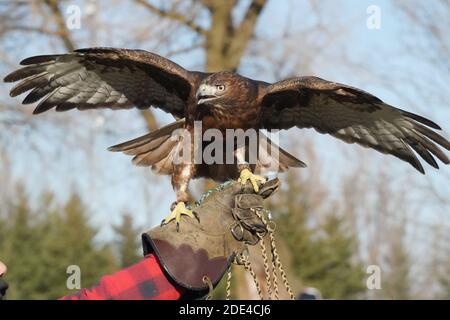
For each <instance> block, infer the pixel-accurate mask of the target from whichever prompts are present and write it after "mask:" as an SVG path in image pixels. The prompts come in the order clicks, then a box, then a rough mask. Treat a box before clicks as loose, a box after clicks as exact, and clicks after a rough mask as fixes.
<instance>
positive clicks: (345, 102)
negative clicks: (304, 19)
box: [4, 48, 450, 223]
mask: <svg viewBox="0 0 450 320" xmlns="http://www.w3.org/2000/svg"><path fill="white" fill-rule="evenodd" d="M20 64H21V65H23V67H22V68H20V69H18V70H16V71H14V72H12V73H10V74H9V75H7V76H6V77H5V79H4V81H6V82H16V81H20V82H19V83H18V84H17V85H16V86H15V87H14V88H13V89H11V92H10V95H11V96H12V97H15V96H17V95H19V94H22V93H24V92H27V91H30V90H31V92H29V93H28V95H27V96H26V97H25V99H24V100H23V104H31V103H35V102H38V101H40V102H39V103H38V104H37V106H36V108H35V109H34V114H39V113H43V112H45V111H48V110H50V109H52V108H55V110H56V111H66V110H70V109H74V108H76V109H79V110H85V109H96V108H111V109H124V108H132V107H136V108H139V109H147V108H149V107H151V106H153V107H157V108H160V109H162V110H163V111H165V112H168V113H171V114H172V115H173V116H174V117H175V118H176V119H177V121H175V122H173V123H171V124H169V125H167V126H165V127H163V128H161V129H159V130H156V131H153V132H151V133H149V134H146V135H144V136H142V137H139V138H137V139H134V140H131V141H128V142H125V143H122V144H119V145H117V146H114V147H111V148H110V150H113V151H122V152H124V153H126V154H129V155H133V156H134V158H133V162H134V163H135V164H136V165H141V166H150V167H152V169H153V171H155V172H156V173H159V174H166V175H171V178H172V185H173V187H174V189H175V190H176V201H175V202H174V204H173V205H172V213H171V214H170V215H169V216H168V217H167V218H166V219H165V220H164V221H163V222H166V223H167V222H169V221H171V220H173V219H175V220H176V221H177V223H178V222H179V221H180V216H181V215H182V214H185V215H188V216H190V217H192V216H193V215H192V212H191V211H190V210H189V209H188V208H186V206H185V203H186V202H187V201H188V183H189V181H190V180H191V179H192V178H197V177H207V178H211V179H214V180H216V181H224V180H226V179H236V178H239V179H240V181H241V182H242V183H246V182H247V181H250V182H251V183H252V184H253V185H254V187H255V189H257V188H258V182H260V181H264V178H263V177H262V176H259V175H257V173H260V172H264V167H265V165H263V162H264V163H265V164H266V163H270V162H272V164H271V165H273V162H275V166H276V168H277V170H276V171H278V172H281V171H286V170H287V169H288V168H289V167H304V166H305V164H304V163H303V162H302V161H300V160H298V159H297V158H295V157H294V156H292V155H291V154H289V153H288V152H286V151H284V150H282V149H280V148H279V147H278V146H277V145H275V144H274V143H272V141H270V140H269V139H268V138H267V137H265V136H263V135H260V136H258V142H257V143H258V144H259V146H260V147H267V146H268V147H269V149H270V148H272V149H277V150H279V152H278V156H277V157H276V158H275V157H271V155H270V153H269V152H265V153H264V152H262V153H261V152H260V153H259V154H258V157H257V161H256V162H255V163H252V164H250V163H247V162H246V161H245V159H246V158H245V155H244V154H243V153H245V151H243V150H242V149H243V148H242V146H238V145H235V146H234V147H233V153H234V155H233V156H234V157H235V159H237V161H236V163H235V164H228V163H227V164H220V163H212V164H206V163H195V162H193V161H185V162H181V163H174V161H173V158H174V157H175V155H176V154H177V152H179V146H180V143H181V142H180V141H181V140H183V139H173V138H172V136H173V133H174V131H176V130H178V129H185V130H187V132H190V133H192V132H193V128H194V123H195V122H196V121H201V123H202V125H203V127H202V130H207V129H211V128H213V129H218V130H220V131H221V132H223V131H225V130H226V129H256V130H259V129H268V130H272V129H289V128H292V127H298V128H314V129H315V130H317V131H318V132H320V133H328V134H330V135H332V136H334V137H336V138H339V139H341V140H343V141H345V142H347V143H357V144H359V145H361V146H364V147H368V148H372V149H375V150H377V151H379V152H382V153H386V154H391V155H393V156H395V157H397V158H399V159H401V160H404V161H406V162H408V163H410V164H411V165H412V166H413V167H414V168H416V169H417V170H418V171H420V172H421V173H424V169H423V166H422V164H421V162H420V161H419V160H418V158H417V156H416V154H417V155H419V156H420V157H421V158H422V159H423V160H425V161H426V162H427V163H428V164H430V165H431V166H433V167H435V168H438V164H437V162H436V160H435V157H436V158H437V159H439V160H440V161H442V162H443V163H444V164H448V163H449V162H450V161H449V158H448V157H447V156H446V155H445V154H444V152H443V151H442V149H441V148H440V147H443V148H445V149H447V150H450V142H449V141H448V140H446V139H445V138H444V137H443V136H441V135H439V134H438V133H436V131H435V130H440V129H441V128H440V127H439V126H438V125H437V124H436V123H434V122H433V121H431V120H428V119H426V118H424V117H422V116H419V115H417V114H414V113H410V112H408V111H405V110H401V109H398V108H395V107H393V106H390V105H388V104H386V103H384V102H383V101H382V100H380V99H379V98H377V97H375V96H373V95H371V94H369V93H367V92H365V91H362V90H360V89H357V88H354V87H351V86H347V85H343V84H339V83H335V82H331V81H327V80H324V79H321V78H318V77H313V76H304V77H298V78H291V79H287V80H283V81H279V82H275V83H266V82H263V81H258V80H253V79H250V78H246V77H244V76H241V75H239V74H237V73H234V72H216V73H205V72H198V71H189V70H186V69H184V68H183V67H181V66H179V65H178V64H176V63H174V62H172V61H171V60H168V59H166V58H164V57H161V56H159V55H157V54H154V53H151V52H147V51H143V50H128V49H117V48H87V49H79V50H76V51H74V52H71V53H68V54H55V55H42V56H34V57H30V58H27V59H25V60H23V61H22V62H21V63H20ZM225 140H226V139H225ZM224 142H226V141H224ZM206 145H207V144H202V148H205V147H206ZM413 151H415V153H416V154H415V153H414V152H413ZM191 156H192V155H190V156H189V157H191ZM264 157H266V158H268V159H265V160H269V161H262V158H264ZM272 167H273V166H272Z"/></svg>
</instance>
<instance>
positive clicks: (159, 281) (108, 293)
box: [61, 254, 183, 300]
mask: <svg viewBox="0 0 450 320" xmlns="http://www.w3.org/2000/svg"><path fill="white" fill-rule="evenodd" d="M182 293H183V289H182V288H181V287H177V286H175V285H174V284H172V283H171V282H170V281H169V280H168V279H167V277H166V276H165V274H164V273H163V271H162V269H161V266H160V264H159V262H158V260H157V259H156V257H155V256H154V255H153V254H149V255H147V256H146V257H145V259H143V260H142V261H140V262H138V263H136V264H134V265H132V266H130V267H128V268H125V269H123V270H120V271H118V272H116V273H114V274H112V275H108V276H104V277H102V278H101V280H100V282H99V284H98V285H96V286H94V287H92V288H90V289H81V290H80V291H79V292H78V293H76V294H74V295H69V296H65V297H62V298H61V300H177V299H179V298H180V296H181V294H182Z"/></svg>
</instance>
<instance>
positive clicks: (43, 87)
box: [4, 48, 204, 118]
mask: <svg viewBox="0 0 450 320" xmlns="http://www.w3.org/2000/svg"><path fill="white" fill-rule="evenodd" d="M20 64H21V65H24V67H23V68H21V69H18V70H16V71H14V72H12V73H10V74H9V75H7V76H6V77H5V79H4V81H5V82H15V81H20V82H19V83H18V84H17V85H16V86H15V87H14V88H13V89H12V90H11V93H10V95H11V96H12V97H14V96H17V95H19V94H21V93H24V92H27V91H29V90H31V92H30V93H29V94H28V95H27V96H26V97H25V99H24V100H23V104H30V103H34V102H37V101H39V100H40V102H39V104H38V105H37V107H36V109H35V110H34V113H35V114H37V113H42V112H45V111H47V110H50V109H52V108H53V107H55V108H56V111H66V110H69V109H73V108H77V109H80V110H83V109H92V108H112V109H120V108H131V107H137V108H140V109H145V108H149V107H150V106H155V107H158V108H161V109H162V110H164V111H166V112H169V113H171V114H173V115H174V116H176V117H180V118H181V117H183V116H184V108H185V105H186V104H187V101H188V99H189V98H190V96H191V94H193V92H195V87H196V86H197V84H198V82H199V81H200V79H201V78H202V77H203V75H204V74H202V73H200V72H190V71H187V70H185V69H183V68H182V67H181V66H179V65H177V64H176V63H174V62H172V61H170V60H168V59H165V58H163V57H161V56H159V55H156V54H154V53H150V52H147V51H143V50H127V49H114V48H88V49H80V50H76V51H74V52H72V53H68V54H59V55H45V56H35V57H31V58H27V59H25V60H23V61H22V62H21V63H20ZM192 89H194V90H192Z"/></svg>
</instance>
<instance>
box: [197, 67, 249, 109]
mask: <svg viewBox="0 0 450 320" xmlns="http://www.w3.org/2000/svg"><path fill="white" fill-rule="evenodd" d="M255 94H256V90H255V89H254V86H253V85H252V83H251V81H249V80H248V79H247V78H245V77H242V76H240V75H238V74H237V73H233V72H228V71H223V72H217V73H213V74H211V75H210V76H209V77H207V78H205V79H204V80H203V81H202V82H201V83H200V85H199V87H198V90H197V105H198V106H201V105H207V106H209V107H217V108H233V107H237V106H239V105H243V104H244V103H246V100H247V99H252V98H253V97H254V96H255Z"/></svg>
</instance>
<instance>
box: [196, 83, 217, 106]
mask: <svg viewBox="0 0 450 320" xmlns="http://www.w3.org/2000/svg"><path fill="white" fill-rule="evenodd" d="M196 96H197V105H201V104H205V103H206V102H208V101H210V100H212V99H214V98H216V87H215V86H210V85H207V84H201V85H200V87H199V88H198V90H197V95H196Z"/></svg>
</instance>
